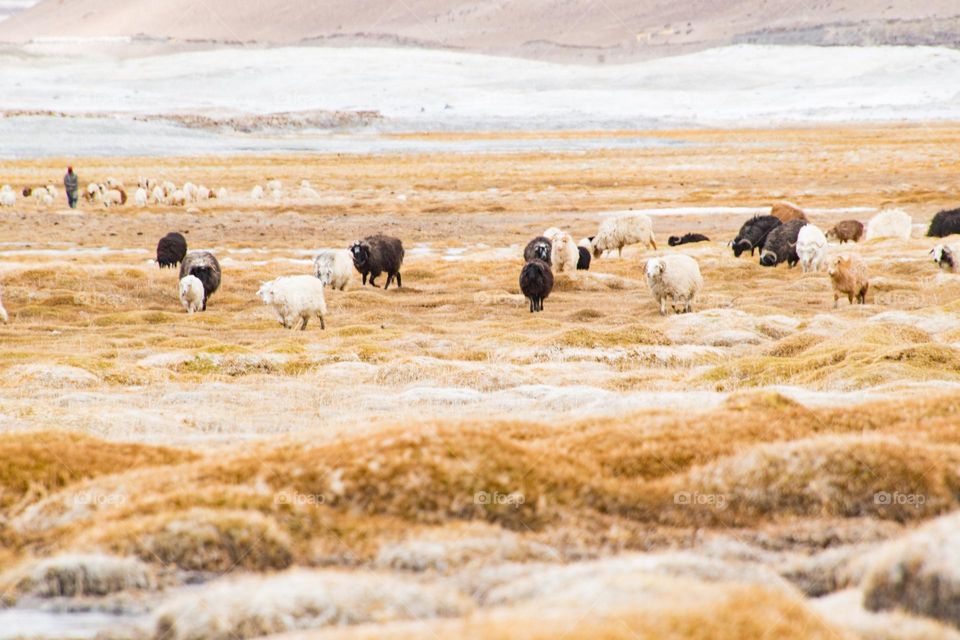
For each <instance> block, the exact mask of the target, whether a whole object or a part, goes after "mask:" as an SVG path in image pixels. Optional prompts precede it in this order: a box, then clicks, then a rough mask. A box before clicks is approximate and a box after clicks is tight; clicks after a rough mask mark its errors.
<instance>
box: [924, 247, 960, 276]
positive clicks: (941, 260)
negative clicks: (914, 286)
mask: <svg viewBox="0 0 960 640" xmlns="http://www.w3.org/2000/svg"><path fill="white" fill-rule="evenodd" d="M930 255H931V256H933V261H934V262H936V263H937V266H939V267H940V268H941V269H943V270H944V271H949V272H951V273H956V271H957V266H958V265H957V260H956V258H955V257H954V256H955V255H956V252H955V250H954V248H953V247H951V246H950V245H947V244H938V245H937V246H935V247H934V248H933V249H930Z"/></svg>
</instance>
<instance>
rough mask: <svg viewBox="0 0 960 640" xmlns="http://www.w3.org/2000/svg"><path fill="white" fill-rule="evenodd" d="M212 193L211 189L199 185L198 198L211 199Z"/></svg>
mask: <svg viewBox="0 0 960 640" xmlns="http://www.w3.org/2000/svg"><path fill="white" fill-rule="evenodd" d="M211 194H212V192H211V191H210V189H208V188H206V187H205V186H203V185H200V186H199V187H197V192H196V196H197V200H209V199H210V196H211Z"/></svg>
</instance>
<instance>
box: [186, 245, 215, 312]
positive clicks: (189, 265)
mask: <svg viewBox="0 0 960 640" xmlns="http://www.w3.org/2000/svg"><path fill="white" fill-rule="evenodd" d="M186 276H194V277H196V278H197V279H198V280H200V282H201V283H203V309H202V311H206V310H207V300H209V299H210V296H212V295H213V294H214V293H216V291H217V289H219V288H220V263H219V262H217V259H216V258H215V257H214V255H213V254H212V253H210V252H209V251H191V252H190V253H188V254H187V255H186V256H185V257H184V258H183V262H181V263H180V279H181V280H183V279H184V278H185V277H186Z"/></svg>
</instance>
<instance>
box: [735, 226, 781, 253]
mask: <svg viewBox="0 0 960 640" xmlns="http://www.w3.org/2000/svg"><path fill="white" fill-rule="evenodd" d="M781 224H783V223H782V222H780V219H779V218H777V217H774V216H753V217H752V218H750V219H749V220H747V221H746V222H744V223H743V226H742V227H740V233H738V234H737V237H736V238H734V239H733V255H735V256H736V257H738V258H739V257H740V254H742V253H743V252H745V251H746V250H747V249H749V250H750V255H751V256H752V255H753V250H754V249H759V248H761V247H763V243H764V241H765V240H766V239H767V234H769V233H770V232H771V231H773V230H774V229H776V228H777V227H779V226H780V225H781Z"/></svg>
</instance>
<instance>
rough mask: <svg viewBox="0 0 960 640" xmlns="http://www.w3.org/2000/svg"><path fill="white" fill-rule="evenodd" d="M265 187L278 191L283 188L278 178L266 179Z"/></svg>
mask: <svg viewBox="0 0 960 640" xmlns="http://www.w3.org/2000/svg"><path fill="white" fill-rule="evenodd" d="M267 189H269V190H270V191H280V190H282V189H283V183H282V182H280V181H279V180H267Z"/></svg>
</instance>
